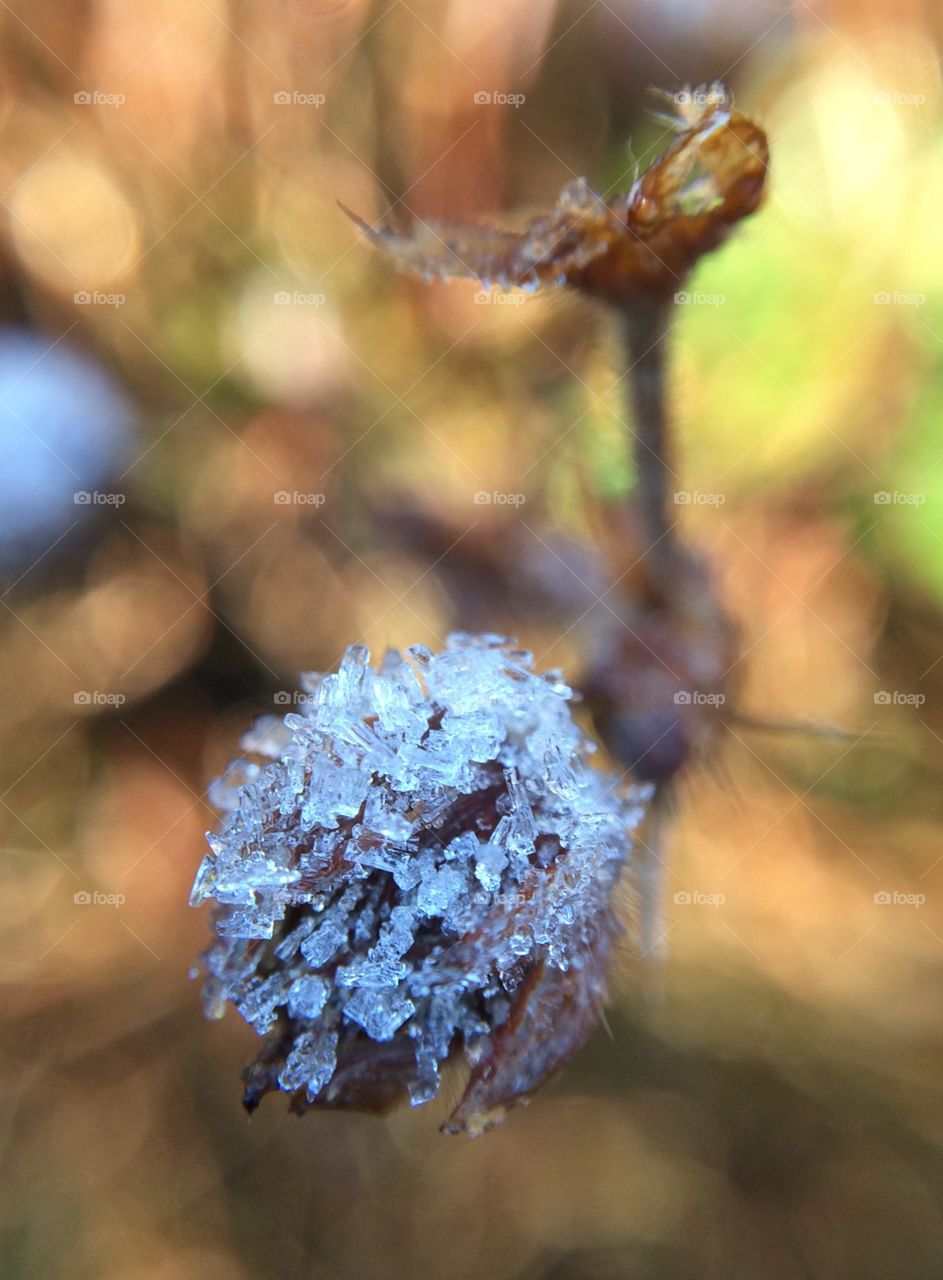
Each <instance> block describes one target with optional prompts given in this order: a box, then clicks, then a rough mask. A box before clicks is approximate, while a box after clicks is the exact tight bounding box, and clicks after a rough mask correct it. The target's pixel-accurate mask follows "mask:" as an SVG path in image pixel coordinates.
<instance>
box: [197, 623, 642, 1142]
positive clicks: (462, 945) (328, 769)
mask: <svg viewBox="0 0 943 1280" xmlns="http://www.w3.org/2000/svg"><path fill="white" fill-rule="evenodd" d="M304 687H305V688H306V689H307V691H308V695H309V696H308V697H307V699H306V700H305V701H304V702H303V704H302V707H301V709H300V711H299V712H298V713H292V714H289V715H287V716H285V718H284V720H277V719H271V718H270V719H268V720H266V721H263V722H260V724H259V725H258V726H256V728H255V729H254V730H252V731H251V732H250V733H249V734H248V735H247V737H246V738H245V739H244V741H243V746H244V748H245V749H246V750H247V751H248V752H250V753H251V754H252V755H254V756H257V757H262V759H261V760H257V761H256V762H252V761H250V760H241V761H239V762H237V763H236V764H235V765H233V766H231V767H230V770H229V771H228V772H227V774H226V775H225V776H224V778H222V779H221V780H220V781H219V782H218V783H217V784H216V786H215V789H214V793H213V799H214V802H215V803H216V804H217V805H218V806H219V807H221V808H222V809H223V810H224V811H225V817H224V819H223V820H222V823H221V825H220V828H219V830H218V832H217V833H215V834H213V835H211V836H210V837H209V842H210V846H211V850H212V852H211V853H210V854H209V855H207V857H206V858H205V859H204V861H203V864H202V866H201V868H200V870H199V873H198V874H197V877H196V882H195V884H194V888H193V896H192V902H193V903H194V905H199V904H200V903H202V902H205V901H207V900H212V901H214V902H215V904H216V907H215V911H214V917H213V919H214V928H215V940H214V942H213V944H212V945H211V946H210V948H209V949H208V951H207V952H206V953H205V955H204V957H203V961H204V969H205V973H206V975H207V976H206V979H205V984H204V995H205V1001H206V1009H207V1013H208V1015H209V1016H210V1017H220V1016H222V1013H223V1011H224V1009H225V1006H226V1004H227V1003H231V1004H233V1005H235V1007H236V1008H237V1009H238V1010H239V1012H240V1013H241V1014H242V1016H243V1017H244V1018H245V1019H246V1021H247V1022H248V1023H249V1024H250V1025H251V1026H252V1027H253V1028H254V1029H255V1030H256V1031H257V1032H258V1034H259V1035H264V1036H266V1042H265V1045H264V1047H263V1048H262V1050H261V1052H260V1053H259V1055H258V1057H257V1058H256V1060H255V1061H254V1063H253V1064H252V1065H251V1066H250V1067H249V1068H248V1069H247V1071H246V1074H245V1079H246V1082H247V1088H246V1094H245V1101H246V1105H247V1106H249V1107H253V1106H254V1105H256V1104H257V1102H258V1100H259V1099H260V1097H261V1096H262V1095H263V1094H264V1093H266V1092H268V1091H271V1090H276V1089H281V1090H283V1091H285V1092H286V1093H289V1094H292V1095H293V1100H294V1105H295V1107H296V1108H297V1109H300V1110H304V1109H305V1108H306V1107H307V1106H324V1107H354V1108H359V1109H367V1110H383V1109H385V1108H386V1107H388V1106H390V1105H392V1104H393V1103H395V1102H397V1101H399V1100H400V1099H401V1098H404V1097H406V1096H408V1097H409V1098H410V1099H411V1101H412V1103H413V1104H414V1105H418V1104H420V1103H424V1102H427V1101H429V1100H430V1099H432V1098H433V1097H435V1096H436V1094H437V1092H438V1089H439V1083H440V1077H439V1068H440V1065H441V1064H442V1063H443V1062H444V1061H445V1060H446V1059H448V1058H449V1057H450V1056H451V1055H452V1054H453V1053H455V1052H456V1051H458V1050H463V1051H464V1055H465V1057H466V1058H467V1060H468V1062H469V1063H470V1064H471V1068H472V1072H471V1079H470V1081H469V1084H468V1087H467V1090H466V1092H465V1094H464V1097H463V1098H462V1100H461V1101H460V1102H459V1105H458V1107H457V1108H456V1110H455V1112H454V1113H453V1115H452V1118H451V1121H450V1123H449V1125H448V1128H449V1129H450V1130H451V1131H459V1130H461V1131H465V1132H469V1133H477V1132H481V1131H482V1130H483V1129H485V1128H487V1127H489V1126H490V1125H491V1124H492V1123H494V1122H495V1121H496V1120H498V1119H500V1118H501V1117H502V1116H503V1114H504V1111H505V1109H506V1107H507V1106H508V1105H510V1104H511V1103H513V1102H515V1101H516V1100H519V1099H522V1098H526V1096H527V1095H529V1094H530V1093H531V1092H532V1091H533V1090H534V1089H535V1088H537V1086H538V1085H540V1083H541V1082H542V1081H543V1080H544V1079H545V1078H546V1077H547V1075H549V1074H550V1073H551V1072H552V1071H553V1070H555V1069H556V1068H557V1067H558V1066H560V1065H561V1064H562V1063H563V1062H564V1061H565V1060H566V1059H567V1058H568V1057H569V1056H570V1055H571V1054H572V1053H573V1052H574V1051H575V1050H576V1049H577V1048H579V1047H580V1045H582V1043H583V1042H584V1041H585V1039H586V1037H587V1036H588V1035H589V1032H590V1030H591V1029H592V1027H593V1025H594V1022H595V1019H596V1015H597V1013H598V1010H599V1006H600V1002H601V1000H602V999H603V996H604V991H605V972H606V967H607V961H608V959H609V956H610V952H611V950H612V946H613V942H614V939H615V937H616V936H617V933H618V925H617V920H616V916H615V913H614V910H613V904H612V896H613V889H614V886H615V884H616V882H617V880H618V878H619V875H620V872H621V871H622V869H623V867H624V866H625V864H626V863H627V861H628V860H629V853H630V847H631V842H632V831H633V829H634V828H635V827H636V826H637V824H638V823H639V822H640V821H641V819H642V817H643V816H644V813H645V808H646V804H647V802H648V800H649V798H650V791H649V790H647V789H645V788H633V789H628V790H626V789H621V788H620V787H619V786H618V785H617V784H616V782H615V781H614V780H613V779H612V778H609V777H607V775H606V774H605V773H603V772H601V771H599V770H597V769H595V768H593V767H591V766H590V764H589V762H588V755H589V753H590V752H591V751H592V749H593V748H592V744H591V743H590V742H589V740H588V739H587V738H586V737H585V736H584V735H583V733H582V732H581V730H580V729H579V728H578V726H577V725H576V723H575V722H574V720H573V718H572V714H571V709H570V699H571V697H572V693H571V690H570V689H569V688H568V687H567V685H566V684H565V683H564V681H563V679H562V677H561V675H560V673H559V672H556V671H550V672H546V673H543V674H537V673H535V672H534V671H533V670H532V658H531V655H530V654H529V653H526V652H523V651H519V650H516V649H515V648H514V645H513V642H512V641H508V640H505V639H502V638H501V637H497V636H489V635H484V636H469V635H464V634H457V635H453V636H450V637H449V639H448V641H447V643H446V648H445V649H444V651H443V652H441V653H438V654H433V653H431V652H430V651H429V650H427V649H425V648H423V647H421V646H417V647H414V648H412V649H408V650H407V651H406V656H405V658H404V657H402V656H401V655H400V654H398V653H396V652H390V653H387V655H386V656H385V658H384V659H383V663H382V666H381V669H380V670H379V671H376V670H374V669H373V668H372V667H371V666H370V665H369V653H368V651H367V650H366V649H365V648H364V647H363V646H354V647H352V648H350V649H349V650H348V651H347V653H346V655H345V657H344V659H343V661H342V663H341V666H340V670H339V671H338V673H337V674H336V675H327V676H306V677H305V678H304ZM266 758H267V762H266Z"/></svg>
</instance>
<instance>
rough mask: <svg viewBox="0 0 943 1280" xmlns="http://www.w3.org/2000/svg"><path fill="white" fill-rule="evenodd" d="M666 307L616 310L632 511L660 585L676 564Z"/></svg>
mask: <svg viewBox="0 0 943 1280" xmlns="http://www.w3.org/2000/svg"><path fill="white" fill-rule="evenodd" d="M671 305H672V304H671V303H670V302H664V301H661V300H652V301H651V302H648V303H644V304H641V305H640V304H639V303H637V302H635V303H633V304H632V305H631V306H628V307H626V308H624V309H623V310H621V311H620V319H621V322H622V330H623V334H624V341H625V351H626V364H627V376H628V381H629V393H628V404H629V410H630V414H631V420H630V423H629V424H628V431H629V434H630V436H631V440H632V454H633V457H634V459H635V466H636V472H637V475H638V488H637V490H636V494H637V500H636V504H637V508H638V512H639V518H640V524H641V533H642V538H643V543H644V546H645V548H646V552H647V554H648V556H649V558H650V564H649V567H650V569H651V570H652V571H653V574H654V576H655V577H656V579H658V580H659V581H660V582H664V578H665V576H666V575H667V574H669V573H670V571H671V569H672V568H673V567H674V566H675V564H676V560H677V551H678V546H677V541H676V539H675V536H674V523H673V521H672V520H671V519H670V518H669V492H670V489H671V486H670V483H669V481H670V478H671V477H672V476H673V475H674V472H673V470H672V468H671V447H670V439H669V437H670V424H669V419H668V404H667V348H668V334H669V331H670V328H671Z"/></svg>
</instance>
